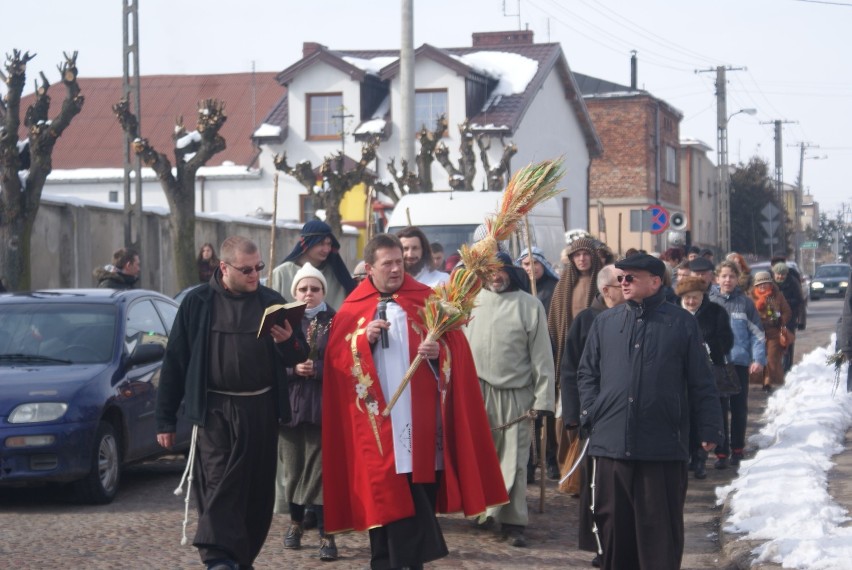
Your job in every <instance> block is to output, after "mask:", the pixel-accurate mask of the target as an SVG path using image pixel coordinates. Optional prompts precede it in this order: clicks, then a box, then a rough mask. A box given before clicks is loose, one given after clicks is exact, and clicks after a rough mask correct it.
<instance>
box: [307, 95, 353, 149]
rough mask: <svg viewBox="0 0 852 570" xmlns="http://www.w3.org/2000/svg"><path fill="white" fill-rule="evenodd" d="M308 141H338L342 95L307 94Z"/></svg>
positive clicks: (340, 129)
mask: <svg viewBox="0 0 852 570" xmlns="http://www.w3.org/2000/svg"><path fill="white" fill-rule="evenodd" d="M307 100H308V108H307V122H308V125H307V133H308V140H338V139H340V134H341V131H342V128H341V123H340V117H339V116H338V117H335V115H343V114H344V113H343V94H342V93H321V94H314V95H311V94H309V95H308V96H307Z"/></svg>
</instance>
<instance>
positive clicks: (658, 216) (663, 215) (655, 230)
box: [645, 206, 669, 234]
mask: <svg viewBox="0 0 852 570" xmlns="http://www.w3.org/2000/svg"><path fill="white" fill-rule="evenodd" d="M645 209H646V210H648V211H649V212H651V227H650V228H649V229H650V231H651V233H652V234H661V233H663V232H664V231H666V228H668V227H669V211H668V210H666V209H665V208H663V207H662V206H648V207H647V208H645Z"/></svg>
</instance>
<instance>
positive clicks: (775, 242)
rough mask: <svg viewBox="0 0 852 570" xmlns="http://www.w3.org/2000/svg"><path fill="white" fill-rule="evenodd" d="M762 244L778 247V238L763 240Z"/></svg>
mask: <svg viewBox="0 0 852 570" xmlns="http://www.w3.org/2000/svg"><path fill="white" fill-rule="evenodd" d="M763 243H765V244H772V245H778V238H777V237H775V236H772V237H771V238H763Z"/></svg>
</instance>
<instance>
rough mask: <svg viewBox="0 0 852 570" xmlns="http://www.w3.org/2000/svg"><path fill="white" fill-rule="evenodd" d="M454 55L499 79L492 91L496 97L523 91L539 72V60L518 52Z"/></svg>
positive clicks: (470, 65) (480, 52) (479, 52)
mask: <svg viewBox="0 0 852 570" xmlns="http://www.w3.org/2000/svg"><path fill="white" fill-rule="evenodd" d="M453 57H456V58H457V59H458V60H459V61H461V62H462V63H464V64H465V65H467V66H469V67H472V68H474V69H476V70H477V71H479V72H481V73H484V74H485V75H488V76H490V77H493V78H495V79H497V80H499V81H498V83H497V87H495V88H494V92H493V93H492V95H493V96H495V97H496V96H502V95H517V94H519V93H523V92H524V91H525V90H526V88H527V85H529V83H530V81H532V79H533V77H535V74H536V72H538V62H537V61H535V60H534V59H530V58H528V57H524V56H522V55H519V54H516V53H507V52H502V51H477V52H473V53H469V54H467V55H462V56H453Z"/></svg>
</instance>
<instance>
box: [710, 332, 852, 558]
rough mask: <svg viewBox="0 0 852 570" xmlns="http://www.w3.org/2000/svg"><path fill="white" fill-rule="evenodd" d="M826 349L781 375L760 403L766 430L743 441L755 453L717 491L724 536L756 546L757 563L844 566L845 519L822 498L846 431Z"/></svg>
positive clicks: (847, 409)
mask: <svg viewBox="0 0 852 570" xmlns="http://www.w3.org/2000/svg"><path fill="white" fill-rule="evenodd" d="M829 347H834V339H833V338H832V341H831V343H830V344H829V346H828V347H826V348H818V349H816V350H814V351H813V352H811V353H809V354H807V355H805V357H804V358H803V359H802V362H801V363H800V364H798V365H797V366H795V367H793V369H792V370H790V372H789V373H788V374H787V377H786V383H785V385H784V387H783V388H780V389H778V390H776V391H775V392H774V393H773V395H772V396H771V397H770V398H769V401H768V402H767V408H766V412H765V417H766V422H765V423H766V425H765V427H764V428H763V429H762V430H761V431H760V432H759V433H758V434H755V435H753V436H752V437H751V438H750V439H749V441H750V442H751V443H752V444H753V445H756V446H757V447H759V451H758V452H757V454H756V455H755V456H754V458H753V459H750V460H746V461H743V462H742V464H741V465H740V468H739V474H738V476H737V478H736V479H734V480H733V481H732V482H731V484H730V485H727V486H724V487H718V488H717V489H716V496H717V499H718V502H719V504H722V503H723V502H724V501H725V499H726V498H727V497H728V496H729V495H730V496H731V499H730V507H731V508H730V515H729V517H728V519H727V520H726V521H725V531H726V532H729V533H737V534H739V533H742V536H741V537H740V538H741V539H746V540H757V541H762V544H761V545H760V546H758V547H757V548H756V549H755V550H754V551H753V552H754V554H755V555H756V556H757V561H759V562H774V563H777V564H781V565H782V566H783V567H785V568H807V569H809V570H819V569H823V570H824V569H835V568H850V567H852V528H850V527H848V526H847V527H842V526H840V525H842V524H843V523H845V522H847V521H849V520H850V516H849V513H848V512H847V511H846V509H844V508H843V507H842V506H840V505H838V504H837V503H836V502H835V501H834V500H833V499H832V498H831V496H829V494H828V483H827V475H828V471H829V470H830V469H831V467H832V465H833V464H832V461H831V456H832V455H835V454H837V453H840V452H841V451H843V442H844V437H845V434H846V431H847V430H848V429H849V427H850V425H852V396H850V395H848V394H847V393H846V365H844V366H843V368H842V370H841V372H840V386H839V388H838V390H837V392H836V393H835V394H834V395H832V392H833V390H834V383H835V370H834V367H833V366H831V365H827V364H826V363H825V362H826V358H827V357H828V356H829V355H830V354H831V353H833V352H834V351H833V349H832V348H829Z"/></svg>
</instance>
